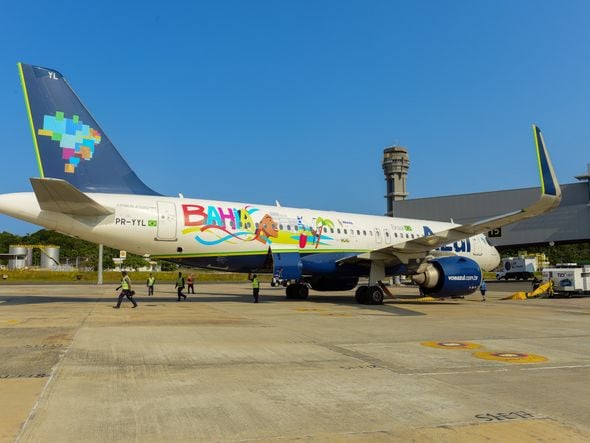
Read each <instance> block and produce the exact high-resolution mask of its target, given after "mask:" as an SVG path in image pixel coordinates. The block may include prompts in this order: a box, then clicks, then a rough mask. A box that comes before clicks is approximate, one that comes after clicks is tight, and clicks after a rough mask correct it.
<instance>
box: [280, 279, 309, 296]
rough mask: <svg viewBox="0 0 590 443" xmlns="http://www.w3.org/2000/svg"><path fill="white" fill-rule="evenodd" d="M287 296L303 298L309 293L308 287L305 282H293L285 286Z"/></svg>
mask: <svg viewBox="0 0 590 443" xmlns="http://www.w3.org/2000/svg"><path fill="white" fill-rule="evenodd" d="M286 294H287V298H291V299H296V300H305V299H306V298H307V296H308V295H309V288H308V287H307V285H305V284H301V283H293V284H291V285H289V286H287V290H286Z"/></svg>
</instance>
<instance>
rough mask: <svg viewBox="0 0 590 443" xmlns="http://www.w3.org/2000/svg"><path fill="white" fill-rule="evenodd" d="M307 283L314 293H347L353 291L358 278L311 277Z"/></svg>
mask: <svg viewBox="0 0 590 443" xmlns="http://www.w3.org/2000/svg"><path fill="white" fill-rule="evenodd" d="M307 282H308V283H309V284H310V285H311V288H312V289H315V290H316V291H349V290H351V289H354V288H355V287H356V285H357V284H358V282H359V279H358V277H330V276H325V275H322V276H317V277H311V278H310V279H309V280H307Z"/></svg>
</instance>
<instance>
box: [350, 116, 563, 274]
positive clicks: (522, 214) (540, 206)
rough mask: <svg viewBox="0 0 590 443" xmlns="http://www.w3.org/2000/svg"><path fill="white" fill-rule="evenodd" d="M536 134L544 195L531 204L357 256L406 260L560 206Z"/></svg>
mask: <svg viewBox="0 0 590 443" xmlns="http://www.w3.org/2000/svg"><path fill="white" fill-rule="evenodd" d="M533 133H534V138H535V148H536V152H537V160H538V166H539V173H540V176H541V196H540V198H539V199H538V200H537V201H536V202H534V203H533V204H532V205H530V206H527V207H526V208H524V209H520V210H517V211H513V212H509V213H506V214H501V215H498V216H495V217H491V218H488V219H485V220H481V221H478V222H475V223H471V224H468V225H460V226H456V227H454V228H451V229H447V230H444V231H439V232H436V233H434V234H432V235H428V236H425V237H419V238H415V239H412V240H408V241H406V242H402V243H396V244H394V245H391V246H387V247H384V248H381V249H378V250H375V251H371V252H370V253H364V254H360V255H359V256H357V257H354V258H357V259H361V260H362V259H369V260H372V259H380V260H385V261H386V263H387V262H389V263H391V262H392V261H395V259H394V257H398V258H399V259H400V261H402V262H405V261H406V260H404V256H412V255H418V254H423V253H426V252H428V251H431V250H433V249H436V248H439V247H441V246H445V245H448V244H449V243H453V242H455V241H458V240H463V239H465V238H468V237H472V236H474V235H477V234H482V233H485V232H488V231H490V230H492V229H496V228H499V227H502V226H505V225H509V224H512V223H516V222H520V221H523V220H527V219H529V218H532V217H536V216H537V215H541V214H544V213H546V212H549V211H551V210H552V209H553V208H555V207H557V206H558V205H559V202H560V201H561V189H560V187H559V183H558V182H557V178H556V175H555V171H554V170H553V165H552V163H551V160H550V158H549V153H548V152H547V148H546V146H545V142H544V140H543V135H542V134H541V130H540V129H539V128H538V127H537V126H535V125H533ZM346 260H348V259H344V261H346Z"/></svg>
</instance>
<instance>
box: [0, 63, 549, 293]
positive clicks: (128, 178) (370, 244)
mask: <svg viewBox="0 0 590 443" xmlns="http://www.w3.org/2000/svg"><path fill="white" fill-rule="evenodd" d="M17 66H18V70H19V74H20V78H21V83H22V88H23V92H24V97H25V104H26V109H27V114H28V118H29V124H30V127H31V131H32V133H33V144H34V147H35V152H36V157H37V163H38V167H39V174H40V176H39V177H36V178H31V179H30V181H31V185H32V188H33V192H21V193H13V194H4V195H0V213H4V214H7V215H9V216H12V217H15V218H18V219H21V220H25V221H28V222H30V223H34V224H37V225H40V226H43V227H45V228H47V229H49V230H54V231H57V232H61V233H63V234H67V235H69V236H74V237H78V238H81V239H84V240H87V241H90V242H94V243H97V244H104V245H107V246H110V247H112V248H116V249H121V250H125V251H129V252H132V253H134V254H139V255H143V256H149V257H150V258H152V259H162V260H168V261H171V262H176V263H178V264H182V265H186V266H191V267H201V268H208V269H214V270H223V271H232V272H244V273H245V272H258V273H273V274H274V275H280V277H281V278H282V279H283V280H285V281H289V282H290V283H289V285H288V286H287V287H286V296H287V298H291V299H305V298H307V296H308V294H309V289H310V288H311V289H314V290H316V291H347V290H352V289H354V288H355V287H357V286H358V283H359V278H366V277H368V284H366V285H364V284H363V285H361V286H358V288H357V289H356V292H355V298H356V300H357V302H358V303H361V304H381V303H383V298H384V291H387V289H386V287H385V286H384V285H383V284H382V281H383V280H384V279H385V278H386V277H390V276H395V275H406V276H410V277H411V279H412V280H413V282H414V283H415V284H417V285H419V286H420V288H421V291H422V292H423V293H424V294H427V295H431V296H434V297H437V298H444V297H451V296H465V295H469V294H472V293H474V292H475V291H476V290H477V289H478V288H479V286H480V284H481V282H482V270H484V271H491V270H493V269H494V268H495V267H496V266H497V265H498V264H499V262H500V256H499V254H498V251H497V250H496V248H494V247H493V246H492V245H491V244H490V243H489V242H488V240H487V238H486V236H485V235H484V233H486V232H488V231H490V230H493V229H496V228H499V227H501V226H504V225H507V224H511V223H514V222H517V221H522V220H526V219H528V218H531V217H535V216H537V215H540V214H543V213H546V212H548V211H550V210H552V209H553V208H555V207H556V206H557V205H558V204H559V202H560V200H561V190H560V187H559V184H558V182H557V179H556V175H555V172H554V170H553V166H552V164H551V160H550V158H549V154H548V151H547V149H546V146H545V142H544V140H543V136H542V134H541V131H540V129H539V128H538V127H537V126H535V125H533V136H534V141H535V149H536V154H537V166H538V168H539V172H540V178H541V195H540V197H539V199H538V200H537V201H535V202H534V203H532V204H531V205H529V206H528V207H526V208H524V209H521V210H517V211H513V212H510V213H507V214H501V215H498V216H496V217H493V218H489V219H486V220H481V221H478V222H476V223H471V224H464V225H461V224H456V223H452V222H440V221H433V220H417V219H404V218H397V217H387V216H375V215H363V214H351V213H342V212H334V211H324V210H312V209H297V208H288V207H282V206H280V205H279V204H278V202H277V204H276V206H268V205H258V204H253V203H240V202H224V201H214V200H204V199H191V198H184V197H183V196H182V195H180V196H179V197H169V196H164V195H161V194H159V193H157V192H155V191H154V190H152V189H151V188H150V187H148V186H147V185H146V184H145V183H144V182H143V181H141V180H140V179H139V177H138V176H137V175H136V174H135V172H133V170H132V169H131V168H130V166H129V165H128V164H127V162H126V161H125V160H124V158H123V157H122V156H121V154H120V153H119V151H117V149H116V148H115V146H114V145H113V143H112V142H111V140H110V139H109V138H108V137H107V135H106V134H105V132H104V131H103V130H102V128H101V127H100V126H99V125H98V123H97V122H96V120H95V119H94V118H93V117H92V116H91V114H90V112H89V111H88V110H87V109H86V107H85V106H84V105H83V104H82V102H81V101H80V99H79V98H78V96H77V95H76V93H75V92H74V91H73V89H72V88H71V87H70V85H69V84H68V82H67V81H66V79H65V78H64V77H63V75H62V74H60V73H59V72H58V71H56V70H54V69H48V68H44V67H40V66H33V65H28V64H24V63H18V64H17Z"/></svg>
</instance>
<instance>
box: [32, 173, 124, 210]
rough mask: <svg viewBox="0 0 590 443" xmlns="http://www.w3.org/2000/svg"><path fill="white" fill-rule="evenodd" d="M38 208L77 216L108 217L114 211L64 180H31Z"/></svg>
mask: <svg viewBox="0 0 590 443" xmlns="http://www.w3.org/2000/svg"><path fill="white" fill-rule="evenodd" d="M31 184H32V185H33V190H34V191H35V196H36V197H37V201H38V202H39V207H40V208H41V209H42V210H44V211H53V212H60V213H62V214H70V215H79V216H99V215H109V214H112V213H113V212H114V211H112V210H110V209H107V208H105V207H104V206H102V205H101V204H100V203H97V202H96V201H94V200H92V199H91V198H90V197H88V196H87V195H86V194H84V193H83V192H82V191H80V190H79V189H77V188H75V187H74V186H72V185H71V184H69V183H68V182H67V181H65V180H61V179H55V178H31Z"/></svg>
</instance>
